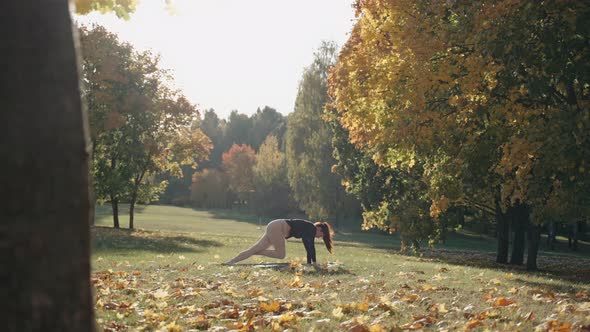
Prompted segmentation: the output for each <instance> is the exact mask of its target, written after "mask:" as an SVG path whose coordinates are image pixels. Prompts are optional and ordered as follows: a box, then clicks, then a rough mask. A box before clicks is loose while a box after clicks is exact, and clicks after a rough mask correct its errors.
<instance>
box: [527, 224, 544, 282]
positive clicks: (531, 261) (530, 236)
mask: <svg viewBox="0 0 590 332" xmlns="http://www.w3.org/2000/svg"><path fill="white" fill-rule="evenodd" d="M540 239H541V226H538V225H534V224H529V227H528V231H527V258H526V269H527V270H528V271H535V270H537V254H538V253H539V240H540Z"/></svg>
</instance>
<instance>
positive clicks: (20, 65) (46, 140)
mask: <svg viewBox="0 0 590 332" xmlns="http://www.w3.org/2000/svg"><path fill="white" fill-rule="evenodd" d="M0 40H2V52H0V63H2V64H3V68H2V74H1V75H0V100H1V101H2V110H1V111H0V155H1V156H2V162H1V163H0V205H1V207H0V253H1V258H0V280H2V287H0V322H2V331H8V332H16V331H63V332H70V331H72V332H73V331H94V321H93V320H94V318H93V299H92V294H91V287H90V216H91V209H92V205H91V203H90V193H89V172H88V160H89V150H88V145H87V123H86V115H85V114H84V112H83V109H82V103H81V98H80V89H79V85H78V82H79V76H78V68H77V57H76V50H75V46H74V45H75V43H74V38H73V33H72V21H71V18H70V14H69V2H68V1H67V0H46V1H33V0H3V1H0Z"/></svg>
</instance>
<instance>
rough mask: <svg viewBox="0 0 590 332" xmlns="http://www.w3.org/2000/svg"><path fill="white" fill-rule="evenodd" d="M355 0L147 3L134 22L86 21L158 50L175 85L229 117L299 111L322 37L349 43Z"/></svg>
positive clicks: (138, 45)
mask: <svg viewBox="0 0 590 332" xmlns="http://www.w3.org/2000/svg"><path fill="white" fill-rule="evenodd" d="M352 2H353V1H352V0H289V1H285V0H249V1H245V0H176V1H175V3H174V4H175V8H176V11H177V14H176V15H170V14H169V13H168V12H167V11H166V10H165V2H164V0H159V1H158V0H142V1H140V4H139V7H138V9H137V11H136V12H135V13H134V14H132V16H131V19H130V20H128V21H124V20H120V19H117V18H116V17H115V16H114V15H113V14H108V15H100V14H98V13H92V14H90V15H88V16H84V17H79V18H78V21H79V22H81V23H84V24H88V23H91V22H92V23H99V24H101V25H103V26H105V27H106V28H107V29H108V30H110V31H111V32H114V33H116V34H118V35H119V38H120V39H121V40H124V41H127V42H129V43H131V44H133V45H134V46H135V48H136V49H139V50H146V49H152V50H153V51H155V52H158V53H160V54H161V56H162V67H163V68H168V69H172V70H173V75H174V77H175V84H176V87H177V88H180V89H181V90H182V91H183V92H184V94H185V95H186V96H187V97H188V98H189V99H190V100H191V101H192V102H193V103H195V104H197V105H198V106H199V108H200V109H202V110H205V109H209V108H214V109H215V111H216V113H217V114H218V116H219V117H221V118H227V116H228V115H229V113H230V112H231V111H232V110H238V111H239V112H240V113H245V114H252V113H254V112H256V108H258V107H260V108H262V107H264V106H265V105H268V106H270V107H273V108H275V109H276V110H277V111H279V112H281V113H282V114H285V115H286V114H288V113H290V112H291V111H293V106H294V103H295V97H296V95H297V88H298V84H299V81H300V79H301V76H302V73H303V70H304V68H305V67H306V66H308V65H309V64H310V63H311V61H312V59H313V53H314V51H315V50H316V49H317V48H318V47H319V46H320V44H321V41H322V40H333V41H336V43H337V44H338V45H339V46H342V45H343V44H344V42H346V40H347V39H348V35H349V32H350V30H351V29H352V26H353V23H354V9H353V8H352V7H351V4H352Z"/></svg>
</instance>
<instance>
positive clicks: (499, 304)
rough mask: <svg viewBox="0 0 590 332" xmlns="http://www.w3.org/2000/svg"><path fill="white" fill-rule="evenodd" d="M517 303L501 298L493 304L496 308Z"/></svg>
mask: <svg viewBox="0 0 590 332" xmlns="http://www.w3.org/2000/svg"><path fill="white" fill-rule="evenodd" d="M513 303H515V302H514V300H511V299H507V298H505V297H499V298H497V299H496V300H494V302H493V303H492V306H494V307H505V306H509V305H511V304H513Z"/></svg>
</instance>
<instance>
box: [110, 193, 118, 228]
mask: <svg viewBox="0 0 590 332" xmlns="http://www.w3.org/2000/svg"><path fill="white" fill-rule="evenodd" d="M111 207H112V208H113V227H114V228H117V229H118V228H119V200H118V199H116V198H115V196H113V195H111Z"/></svg>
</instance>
